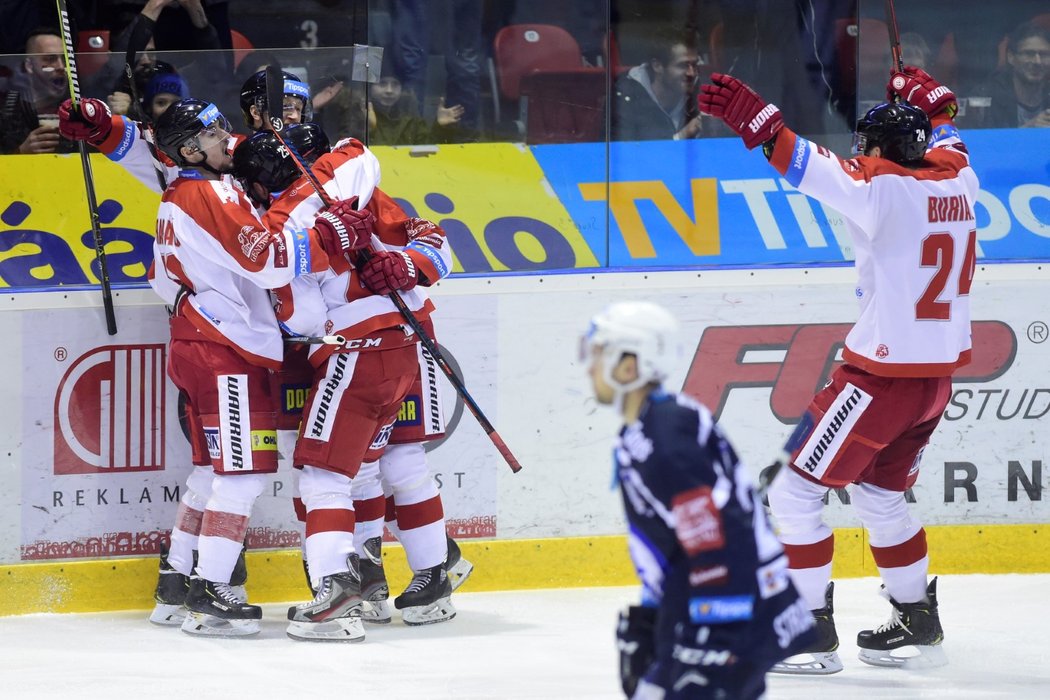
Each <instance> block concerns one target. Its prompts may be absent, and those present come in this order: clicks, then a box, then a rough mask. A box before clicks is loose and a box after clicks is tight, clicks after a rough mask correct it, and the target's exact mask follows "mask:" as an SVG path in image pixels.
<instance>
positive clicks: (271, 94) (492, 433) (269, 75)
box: [266, 65, 521, 472]
mask: <svg viewBox="0 0 1050 700" xmlns="http://www.w3.org/2000/svg"><path fill="white" fill-rule="evenodd" d="M283 104H284V76H283V75H282V73H281V69H280V68H279V67H277V66H274V65H269V66H267V67H266V108H267V111H268V112H269V113H270V126H271V127H272V130H273V134H274V136H276V137H277V140H278V141H279V142H280V143H281V145H282V146H284V147H285V148H287V149H288V153H290V154H291V156H292V160H293V161H295V165H296V167H297V168H298V169H299V172H301V173H302V174H303V175H304V176H305V177H306V179H307V180H308V181H309V182H310V185H311V186H312V187H313V189H314V191H315V192H316V193H317V196H318V197H320V198H321V202H323V203H324V205H325V206H326V207H328V206H331V205H332V198H331V197H330V196H328V193H327V192H325V190H324V187H322V186H321V183H320V182H319V181H318V180H317V178H316V176H315V175H314V174H313V172H311V171H310V168H308V167H306V163H304V162H303V159H302V158H301V157H300V155H299V154H298V153H296V151H295V149H294V148H293V147H292V146H290V145H289V144H288V143H287V142H286V141H285V140H284V137H283V136H281V130H283V129H284V120H283V119H282V118H281V117H278V116H274V114H273V110H274V105H282V109H283ZM358 255H359V259H360V260H361V261H362V262H367V261H368V259H369V257H370V256H371V251H369V250H361V251H358ZM387 298H389V299H390V301H391V302H393V304H394V306H395V307H397V310H398V311H399V312H400V313H401V316H402V317H403V318H404V319H405V322H406V323H408V325H409V327H410V328H411V329H412V330H413V331H415V333H416V335H417V336H418V337H419V341H420V343H422V344H423V347H424V348H425V349H426V351H427V352H428V353H430V356H431V357H433V358H434V361H435V362H437V365H438V367H440V368H441V371H442V372H444V373H445V376H446V377H448V380H449V381H450V382H451V383H452V386H453V388H455V390H456V393H457V394H459V395H460V397H461V398H462V399H463V402H464V403H466V404H467V408H468V409H470V412H471V413H472V414H474V417H475V418H476V419H477V421H478V423H479V424H480V425H481V428H482V430H484V431H485V433H486V434H487V435H488V436H489V439H490V440H492V444H493V445H495V446H496V449H497V450H499V453H500V454H501V455H503V459H505V460H506V462H507V464H508V465H509V466H510V469H511V471H512V472H518V471H520V470H521V464H520V463H519V462H518V460H517V458H515V457H514V454H513V453H512V452H511V451H510V448H509V447H507V443H505V442H504V441H503V438H501V437H500V435H499V433H498V432H496V428H495V427H494V426H493V425H492V423H491V422H490V421H489V419H488V418H487V417H486V416H485V413H484V412H483V411H482V410H481V407H480V406H478V404H477V402H476V401H475V400H474V397H472V396H471V395H470V392H468V391H467V387H466V385H464V384H463V380H461V379H460V378H459V377H458V376H457V375H456V372H455V370H453V369H452V366H451V365H450V364H449V363H448V360H446V359H445V356H444V355H443V354H442V352H441V350H440V349H439V348H438V345H437V343H436V342H434V339H433V338H431V337H430V335H429V334H428V333H427V332H426V330H425V329H424V328H423V325H422V324H421V323H420V322H419V319H417V318H416V316H415V314H413V313H412V310H411V309H409V308H408V306H407V305H406V304H405V300H404V299H402V298H401V295H400V294H398V293H397V292H391V293H390V294H388V295H387Z"/></svg>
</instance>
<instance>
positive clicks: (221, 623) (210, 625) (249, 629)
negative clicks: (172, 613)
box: [182, 611, 260, 637]
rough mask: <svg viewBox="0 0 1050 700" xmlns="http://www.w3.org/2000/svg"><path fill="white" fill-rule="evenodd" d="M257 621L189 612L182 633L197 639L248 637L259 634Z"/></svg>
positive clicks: (183, 623)
mask: <svg viewBox="0 0 1050 700" xmlns="http://www.w3.org/2000/svg"><path fill="white" fill-rule="evenodd" d="M259 629H260V627H259V621H258V620H245V619H238V620H227V619H225V618H221V617H216V616H214V615H209V614H207V613H199V612H192V611H189V612H187V614H186V619H185V620H184V621H183V622H182V631H183V632H185V633H186V634H192V635H196V636H198V637H249V636H251V635H253V634H259Z"/></svg>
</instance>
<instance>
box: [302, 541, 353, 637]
mask: <svg viewBox="0 0 1050 700" xmlns="http://www.w3.org/2000/svg"><path fill="white" fill-rule="evenodd" d="M346 566H347V570H346V571H343V572H341V573H338V574H332V575H330V576H324V577H322V578H321V583H320V585H319V586H318V587H317V593H316V594H315V595H314V599H313V600H311V601H310V602H309V603H302V604H300V605H293V606H292V607H290V608H288V619H289V620H290V622H289V623H288V629H287V634H288V636H289V637H291V638H292V639H295V640H298V641H302V642H361V641H364V639H365V628H364V625H362V624H361V614H362V612H363V611H364V609H365V608H366V607H367V606H368V604H367V603H365V602H364V600H363V599H362V598H361V569H360V564H359V561H358V557H357V555H356V554H351V555H350V556H349V557H347V560H346Z"/></svg>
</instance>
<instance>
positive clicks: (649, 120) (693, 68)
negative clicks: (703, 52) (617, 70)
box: [612, 31, 701, 141]
mask: <svg viewBox="0 0 1050 700" xmlns="http://www.w3.org/2000/svg"><path fill="white" fill-rule="evenodd" d="M650 56H651V58H650V59H649V60H647V61H646V62H645V63H642V64H641V65H637V66H635V67H634V68H631V69H630V70H629V71H627V73H626V74H624V75H623V76H622V77H621V78H620V79H619V80H617V81H616V87H615V90H614V96H613V110H612V138H613V140H616V141H648V140H653V139H675V140H678V139H691V138H696V137H697V136H699V135H700V131H701V124H700V115H699V112H698V111H697V108H696V89H697V77H698V66H699V58H698V56H697V51H696V39H695V36H694V35H692V34H691V33H683V32H677V31H665V32H661V33H658V34H657V35H656V36H655V38H654V43H653V46H652V49H651V50H650Z"/></svg>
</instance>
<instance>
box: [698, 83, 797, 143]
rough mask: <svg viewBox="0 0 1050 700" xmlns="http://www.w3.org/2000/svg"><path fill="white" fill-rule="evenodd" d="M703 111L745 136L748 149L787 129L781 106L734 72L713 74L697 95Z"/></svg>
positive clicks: (742, 136)
mask: <svg viewBox="0 0 1050 700" xmlns="http://www.w3.org/2000/svg"><path fill="white" fill-rule="evenodd" d="M696 101H697V104H699V106H700V111H701V112H703V113H704V114H710V115H711V116H712V117H718V118H719V119H721V120H722V121H724V122H725V123H726V124H728V125H729V128H730V129H732V130H733V131H735V132H736V133H737V135H738V136H740V137H741V138H743V139H744V145H745V146H747V148H748V150H750V149H752V148H754V147H755V146H761V145H762V144H764V143H765V142H766V141H769V140H770V139H771V138H773V137H774V136H776V135H777V132H778V131H780V130H781V129H782V128H784V119H783V117H781V115H780V108H778V107H777V106H776V105H774V104H767V103H766V101H765V100H763V99H762V98H761V97H760V96H759V94H758V93H757V92H755V91H754V90H752V89H751V88H749V87H748V86H747V85H745V84H744V83H742V82H740V81H739V80H737V79H736V78H734V77H733V76H731V75H723V74H722V73H712V74H711V82H710V84H708V85H702V86H701V87H700V94H699V95H697V98H696Z"/></svg>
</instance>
